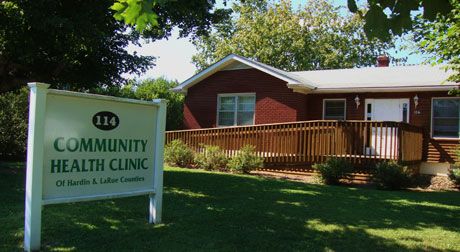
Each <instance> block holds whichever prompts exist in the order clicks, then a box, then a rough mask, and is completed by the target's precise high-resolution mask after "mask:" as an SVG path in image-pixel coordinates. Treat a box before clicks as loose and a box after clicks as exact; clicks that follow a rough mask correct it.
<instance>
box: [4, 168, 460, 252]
mask: <svg viewBox="0 0 460 252" xmlns="http://www.w3.org/2000/svg"><path fill="white" fill-rule="evenodd" d="M11 176H13V175H11ZM16 179H17V178H16ZM20 181H21V180H19V179H17V181H16V182H20ZM2 182H3V177H2ZM10 182H11V184H10V185H11V187H8V188H7V187H5V186H3V185H2V187H1V188H2V197H3V194H4V193H3V190H13V191H14V193H11V197H10V198H9V200H7V206H2V207H1V208H0V209H2V210H4V208H6V210H9V211H10V213H11V214H10V215H9V217H8V215H7V219H6V220H5V221H7V222H8V223H9V224H8V225H7V230H8V232H7V234H6V237H5V240H4V241H1V240H0V241H1V242H2V244H5V242H6V244H5V245H3V246H4V247H3V249H2V250H8V251H11V250H14V249H17V250H20V249H21V247H20V246H22V233H21V232H22V224H23V217H22V215H23V191H22V192H21V190H20V189H19V191H17V190H18V188H21V186H23V185H22V184H19V185H18V184H15V185H13V183H14V182H12V181H10ZM164 184H165V195H164V209H163V213H164V216H163V222H164V224H162V225H157V226H153V225H149V224H147V221H146V219H147V203H148V198H147V197H134V198H123V199H117V200H113V201H110V200H108V201H97V202H86V203H76V204H64V205H53V206H46V207H45V210H44V215H43V216H44V219H43V231H42V234H43V236H42V246H43V249H44V250H78V251H107V250H114V251H146V250H155V251H157V250H168V251H176V250H221V251H235V250H241V251H253V250H256V251H259V250H268V251H273V250H335V251H352V250H353V251H369V250H373V251H375V250H377V251H395V250H397V251H418V250H429V251H455V250H459V249H460V244H459V239H460V235H459V233H460V194H458V193H455V192H442V193H432V192H430V193H420V192H417V193H415V192H404V191H403V192H387V191H377V190H369V189H357V188H347V187H334V186H322V185H308V184H303V183H297V182H289V181H280V180H273V179H263V178H257V177H248V176H233V175H227V174H216V173H206V172H197V171H189V170H178V169H174V170H169V171H167V172H166V173H165V182H164ZM13 188H16V189H13ZM21 193H22V194H21ZM2 213H3V211H2ZM2 223H3V221H2ZM0 239H1V238H0ZM0 248H1V247H0Z"/></svg>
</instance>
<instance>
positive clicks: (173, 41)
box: [128, 0, 423, 82]
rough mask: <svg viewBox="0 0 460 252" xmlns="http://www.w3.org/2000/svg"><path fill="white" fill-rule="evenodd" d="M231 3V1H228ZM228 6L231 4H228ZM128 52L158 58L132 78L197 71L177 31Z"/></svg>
mask: <svg viewBox="0 0 460 252" xmlns="http://www.w3.org/2000/svg"><path fill="white" fill-rule="evenodd" d="M228 2H229V1H228ZM292 3H293V6H299V5H304V4H305V1H304V0H292ZM333 3H334V4H335V5H337V6H342V7H343V8H344V11H346V10H347V9H346V4H347V1H346V0H334V1H333ZM228 4H231V2H230V3H228ZM217 6H218V7H219V6H222V0H217ZM128 51H130V52H133V51H136V52H137V53H138V54H140V55H149V56H155V57H157V60H156V66H155V67H153V68H152V69H150V70H148V71H147V72H146V73H144V74H143V75H141V76H129V77H131V78H138V79H145V78H157V77H161V76H163V77H166V78H167V79H170V80H178V81H179V82H181V81H184V80H186V79H187V78H189V77H191V76H192V75H193V74H194V73H195V71H196V68H195V66H194V65H193V64H192V63H191V60H192V55H193V54H195V53H196V50H195V47H194V46H193V44H192V43H191V42H190V41H189V39H188V38H178V32H177V31H176V30H175V31H173V33H172V36H171V37H170V38H169V39H163V40H159V41H156V42H154V43H142V45H141V47H138V46H133V45H131V46H129V47H128ZM392 55H395V56H397V57H406V56H407V57H408V62H407V63H408V64H420V63H421V62H422V61H423V57H422V55H417V54H415V55H409V51H407V50H405V51H399V52H393V53H392Z"/></svg>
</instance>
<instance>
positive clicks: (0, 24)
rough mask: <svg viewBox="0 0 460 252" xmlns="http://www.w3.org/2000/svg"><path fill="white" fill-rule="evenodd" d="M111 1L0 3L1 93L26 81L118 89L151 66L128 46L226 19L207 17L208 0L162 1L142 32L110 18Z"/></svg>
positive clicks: (148, 59)
mask: <svg viewBox="0 0 460 252" xmlns="http://www.w3.org/2000/svg"><path fill="white" fill-rule="evenodd" d="M129 2H139V1H129ZM160 2H161V3H160ZM113 3H114V1H113V0H97V1H96V0H93V1H90V0H74V1H65V0H8V1H0V92H4V91H7V90H14V89H18V88H19V87H21V86H24V84H25V83H26V82H28V81H41V82H48V83H51V84H53V86H54V87H57V88H69V89H73V90H86V89H89V88H93V87H95V86H103V85H109V86H110V85H121V84H122V83H124V82H126V80H125V78H123V76H122V74H123V73H130V74H139V73H142V72H145V71H146V70H147V69H148V68H150V67H152V66H154V57H147V56H139V55H137V54H136V53H133V54H130V53H128V51H127V50H126V49H125V48H126V47H127V46H128V45H129V44H130V43H133V44H139V41H140V39H141V38H147V39H151V40H156V39H161V38H166V37H168V36H170V33H171V30H172V28H173V27H176V26H177V27H179V29H180V34H181V36H187V35H189V34H191V35H192V36H194V34H200V35H201V34H203V33H205V31H206V30H207V28H208V26H209V25H210V24H212V23H213V22H218V21H219V19H220V18H224V16H225V15H224V13H225V12H224V11H219V12H218V13H214V12H212V13H211V9H212V7H213V2H208V1H207V0H192V1H168V0H163V1H159V3H158V4H156V5H155V6H154V7H153V11H154V12H155V13H156V15H157V16H158V18H157V24H156V25H155V26H152V27H149V28H148V29H144V31H143V32H142V33H140V32H138V31H136V30H135V29H131V28H130V26H128V25H126V24H125V23H123V22H120V21H117V20H116V19H115V18H114V17H113V15H114V13H115V11H113V10H110V6H112V5H113Z"/></svg>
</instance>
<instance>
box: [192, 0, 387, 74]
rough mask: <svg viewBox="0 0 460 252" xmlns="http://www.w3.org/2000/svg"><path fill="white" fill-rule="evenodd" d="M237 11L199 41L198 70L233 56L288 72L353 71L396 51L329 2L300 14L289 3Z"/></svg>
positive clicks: (251, 4)
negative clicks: (382, 55) (369, 35)
mask: <svg viewBox="0 0 460 252" xmlns="http://www.w3.org/2000/svg"><path fill="white" fill-rule="evenodd" d="M233 11H234V13H235V15H234V18H233V19H231V20H230V19H229V20H228V21H227V22H223V23H219V24H217V25H216V26H215V27H214V30H213V32H212V33H211V34H210V35H209V36H201V37H199V39H198V40H196V41H194V44H195V46H196V48H197V50H198V53H197V54H196V55H194V56H193V58H192V61H193V63H194V64H195V65H196V67H197V68H198V69H204V68H206V67H208V66H209V65H210V64H212V63H214V62H216V61H217V60H219V59H221V58H223V57H225V56H227V55H228V54H231V53H235V54H238V55H241V56H245V57H248V58H251V59H254V60H257V61H259V62H263V63H265V64H268V65H271V66H274V67H277V68H280V69H283V70H287V71H301V70H314V69H333V68H353V67H358V66H371V65H375V61H376V58H377V56H378V55H380V54H382V53H388V50H389V49H390V48H393V44H392V43H391V42H389V43H385V42H381V41H379V40H377V39H368V38H367V37H366V35H365V33H364V30H363V26H364V22H363V20H362V19H361V18H360V17H359V16H358V15H343V13H341V12H340V9H339V8H336V7H334V6H333V5H332V4H331V3H330V2H328V1H327V0H320V1H310V2H308V3H307V4H306V5H305V7H304V8H303V9H298V10H296V9H295V8H292V6H291V1H288V0H283V1H281V2H280V3H273V4H272V3H271V2H268V1H244V2H241V3H236V4H234V6H233Z"/></svg>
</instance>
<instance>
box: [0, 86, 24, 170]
mask: <svg viewBox="0 0 460 252" xmlns="http://www.w3.org/2000/svg"><path fill="white" fill-rule="evenodd" d="M28 98H29V90H28V89H27V88H22V89H20V90H18V91H14V92H8V93H4V94H1V95H0V159H1V160H18V161H19V160H25V157H26V145H27V123H28V122H27V119H28V113H29V99H28Z"/></svg>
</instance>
